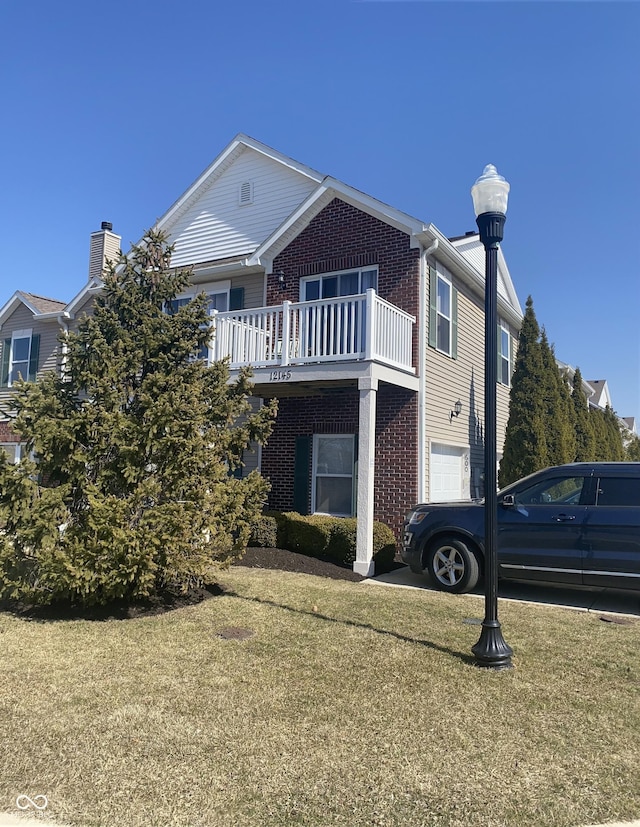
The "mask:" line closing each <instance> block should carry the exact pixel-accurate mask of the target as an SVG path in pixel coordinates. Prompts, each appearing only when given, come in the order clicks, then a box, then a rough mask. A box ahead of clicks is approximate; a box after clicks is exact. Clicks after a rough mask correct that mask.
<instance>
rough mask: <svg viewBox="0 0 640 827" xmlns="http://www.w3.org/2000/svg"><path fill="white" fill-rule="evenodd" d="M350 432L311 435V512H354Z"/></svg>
mask: <svg viewBox="0 0 640 827" xmlns="http://www.w3.org/2000/svg"><path fill="white" fill-rule="evenodd" d="M354 459H355V451H354V435H353V434H340V435H337V434H330V435H323V434H316V436H314V438H313V498H312V502H313V511H314V512H316V513H320V514H332V515H333V516H335V517H351V516H353V514H354V507H353V504H354V477H355V475H354V466H355V463H354Z"/></svg>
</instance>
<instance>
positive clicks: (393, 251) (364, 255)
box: [267, 198, 420, 367]
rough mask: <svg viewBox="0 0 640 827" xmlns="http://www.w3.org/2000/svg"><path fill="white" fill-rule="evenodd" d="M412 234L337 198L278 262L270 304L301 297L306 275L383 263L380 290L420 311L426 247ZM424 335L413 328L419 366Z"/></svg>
mask: <svg viewBox="0 0 640 827" xmlns="http://www.w3.org/2000/svg"><path fill="white" fill-rule="evenodd" d="M409 241H410V237H409V236H408V235H407V234H406V233H403V232H401V231H400V230H396V229H395V228H394V227H390V226H389V225H388V224H385V223H384V222H382V221H380V220H379V219H377V218H373V217H372V216H370V215H368V214H367V213H364V212H362V211H361V210H358V209H356V208H355V207H352V206H351V205H350V204H346V203H345V202H344V201H340V200H339V199H337V198H336V199H334V200H333V201H332V202H331V203H330V204H328V205H327V206H326V207H325V208H324V209H323V210H321V211H320V212H319V213H318V215H317V216H316V217H315V218H314V219H313V220H312V221H311V222H310V223H309V225H308V226H307V227H306V228H305V229H304V230H303V231H302V232H301V233H300V235H298V236H297V237H296V238H295V239H294V240H293V241H292V242H291V244H289V246H288V247H286V248H285V249H284V250H283V251H282V252H281V253H280V255H278V256H276V258H275V259H274V262H273V273H284V276H285V286H284V288H283V287H281V286H280V285H279V284H278V280H277V278H276V276H274V275H271V277H270V278H268V279H267V304H268V305H273V304H281V303H282V301H284V300H285V299H288V300H289V301H292V302H297V301H300V279H301V278H302V277H304V276H313V275H318V274H320V273H332V272H337V271H340V270H348V269H350V268H355V267H366V266H368V265H377V267H378V291H377V292H378V295H379V296H381V297H382V298H383V299H386V300H387V301H389V302H391V303H392V304H395V305H396V307H400V308H402V309H403V310H405V311H406V312H407V313H411V315H412V316H415V317H416V318H417V317H418V290H419V273H420V253H419V250H417V249H412V248H411V247H410V246H409ZM417 347H418V335H417V327H416V326H414V331H413V364H414V367H417V352H418V351H417Z"/></svg>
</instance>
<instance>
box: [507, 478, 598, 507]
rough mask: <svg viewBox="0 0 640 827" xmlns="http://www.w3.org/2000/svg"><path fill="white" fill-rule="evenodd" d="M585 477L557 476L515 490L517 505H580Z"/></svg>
mask: <svg viewBox="0 0 640 827" xmlns="http://www.w3.org/2000/svg"><path fill="white" fill-rule="evenodd" d="M584 484H585V478H584V477H555V478H553V479H550V480H545V481H544V482H539V483H537V484H536V485H532V486H531V487H530V488H525V489H524V490H522V491H518V492H517V493H515V492H514V501H515V503H516V505H580V498H581V496H582V490H583V488H584Z"/></svg>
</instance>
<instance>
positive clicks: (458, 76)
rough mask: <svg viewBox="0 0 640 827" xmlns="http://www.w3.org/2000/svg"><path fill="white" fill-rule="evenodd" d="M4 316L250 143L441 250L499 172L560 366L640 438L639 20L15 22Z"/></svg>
mask: <svg viewBox="0 0 640 827" xmlns="http://www.w3.org/2000/svg"><path fill="white" fill-rule="evenodd" d="M0 29H1V31H2V33H3V46H2V50H1V53H0V72H1V81H2V82H1V83H0V105H1V111H2V120H3V128H2V130H1V131H0V157H1V159H2V176H1V178H0V232H1V239H0V243H1V245H2V246H1V249H2V257H1V258H0V305H2V304H4V303H5V301H6V300H7V299H8V298H9V297H10V296H11V295H12V294H13V292H14V291H15V290H16V289H24V290H27V291H31V292H34V293H38V294H41V295H45V296H51V297H54V298H60V299H63V300H69V299H70V298H72V297H73V296H74V295H75V294H76V293H77V292H78V290H79V289H80V288H81V286H82V285H83V283H84V281H85V279H86V273H87V266H88V250H89V234H90V233H91V232H92V231H94V230H96V229H99V227H100V222H101V221H104V220H106V221H111V222H112V223H113V225H114V231H116V232H117V233H119V234H120V235H122V237H123V246H124V247H125V248H127V247H128V245H129V243H130V242H132V241H137V240H138V239H139V238H140V236H141V235H142V233H143V231H144V230H145V229H146V228H147V227H148V226H150V225H151V224H153V222H154V221H155V219H156V218H158V217H159V216H160V215H162V213H163V212H164V211H165V210H166V209H167V208H168V207H169V206H171V204H172V203H173V202H174V201H175V200H176V198H178V197H179V196H180V195H181V194H182V193H183V192H184V190H185V189H186V188H187V187H188V186H189V185H190V184H191V183H192V182H193V180H194V179H195V178H196V177H197V176H198V175H199V174H200V172H202V171H203V170H204V169H205V167H207V166H208V164H209V163H210V162H211V161H212V160H213V158H214V157H215V156H216V155H217V154H218V153H219V152H220V151H221V150H222V149H223V148H224V147H225V146H226V144H227V143H228V142H229V141H230V140H231V139H232V138H233V137H234V135H235V134H236V133H238V132H244V133H246V134H248V135H251V136H252V137H254V138H257V139H258V140H261V141H263V142H265V143H266V144H269V145H270V146H272V147H274V148H276V149H278V150H280V151H282V152H284V153H286V154H287V155H290V156H292V157H293V158H295V159H296V160H298V161H301V162H303V163H305V164H307V165H309V166H311V167H314V168H315V169H317V170H319V171H321V172H323V173H326V174H328V175H333V176H335V177H336V178H339V179H341V180H343V181H345V182H346V183H348V184H350V185H352V186H354V187H357V188H358V189H361V190H363V191H365V192H367V193H369V194H370V195H373V196H375V197H376V198H379V199H381V200H383V201H385V202H387V203H389V204H391V205H393V206H394V207H397V208H398V209H401V210H403V211H405V212H408V213H410V214H411V215H413V216H415V217H417V218H420V219H422V220H423V221H425V222H433V223H434V224H435V225H436V226H437V227H438V228H439V229H440V230H441V231H442V232H444V233H445V234H447V235H450V236H453V235H459V234H462V233H464V232H465V231H466V230H471V229H475V221H474V216H473V209H472V203H471V198H470V195H469V189H470V187H471V185H472V184H473V182H474V180H475V179H476V177H477V176H478V175H480V173H481V172H482V169H483V167H484V165H485V164H487V163H493V164H495V165H496V166H497V167H498V170H499V172H501V173H502V174H503V175H504V176H505V177H506V178H507V179H508V180H509V182H510V183H511V197H510V202H509V212H508V217H507V224H506V227H505V239H504V242H503V250H504V253H505V256H506V258H507V262H508V264H509V267H510V270H511V274H512V277H513V281H514V284H515V286H516V290H517V291H518V295H519V297H520V300H521V303H522V305H523V306H524V302H525V300H526V298H527V296H528V295H529V294H530V295H532V296H533V300H534V307H535V310H536V314H537V317H538V321H539V322H540V323H541V324H542V325H544V326H545V327H546V329H547V333H548V336H549V339H550V341H551V342H553V343H554V344H555V347H556V353H557V355H558V356H559V357H560V358H561V359H562V360H563V361H566V362H569V363H570V364H572V365H578V366H579V367H580V368H581V370H582V373H583V375H584V376H585V378H588V379H607V380H608V382H609V387H610V390H611V393H612V398H613V404H614V408H615V409H616V411H617V412H618V413H619V414H620V415H622V416H636V417H638V418H640V278H639V266H638V265H639V252H640V244H639V238H640V232H639V229H638V228H639V227H640V207H639V206H638V204H639V199H640V163H639V162H640V157H639V155H640V142H639V138H638V136H639V134H640V129H639V127H640V92H639V86H640V3H636V2H572V1H569V2H544V1H543V2H520V1H519V0H513V1H512V2H499V1H498V2H483V1H482V0H480V1H476V2H472V1H471V0H469V2H455V0H454V1H452V2H421V1H420V0H414V1H413V2H402V0H387V2H381V1H380V0H358V1H356V2H352V1H350V0H327V1H326V2H325V0H315V2H307V0H305V1H304V2H294V0H289V2H278V0H274V1H273V2H255V0H243V2H242V3H239V2H235V3H212V2H211V0H203V2H199V0H182V2H180V3H177V2H167V0H156V2H145V0H110V2H109V3H92V2H86V0H82V2H80V0H65V2H63V3H61V4H57V3H51V2H50V0H2V2H1V3H0Z"/></svg>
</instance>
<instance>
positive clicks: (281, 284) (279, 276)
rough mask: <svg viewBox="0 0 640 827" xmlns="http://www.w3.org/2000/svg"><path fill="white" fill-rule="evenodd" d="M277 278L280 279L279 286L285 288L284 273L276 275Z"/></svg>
mask: <svg viewBox="0 0 640 827" xmlns="http://www.w3.org/2000/svg"><path fill="white" fill-rule="evenodd" d="M276 277H277V279H278V285H279V286H280V287H284V273H276Z"/></svg>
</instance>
